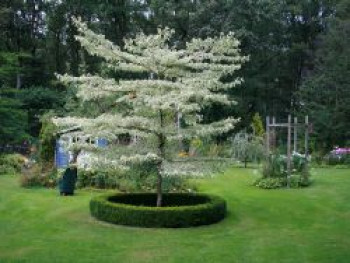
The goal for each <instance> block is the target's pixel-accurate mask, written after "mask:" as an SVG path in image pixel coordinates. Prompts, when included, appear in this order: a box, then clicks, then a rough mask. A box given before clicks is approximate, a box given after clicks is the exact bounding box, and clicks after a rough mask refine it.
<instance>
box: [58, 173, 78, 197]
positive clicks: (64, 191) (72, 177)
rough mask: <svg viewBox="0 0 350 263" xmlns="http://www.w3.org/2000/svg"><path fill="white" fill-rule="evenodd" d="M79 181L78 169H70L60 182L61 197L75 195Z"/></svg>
mask: <svg viewBox="0 0 350 263" xmlns="http://www.w3.org/2000/svg"><path fill="white" fill-rule="evenodd" d="M76 181H77V168H71V167H68V168H67V169H66V170H65V171H64V174H63V176H62V178H61V179H60V180H59V181H58V187H59V191H60V194H61V195H74V189H75V183H76Z"/></svg>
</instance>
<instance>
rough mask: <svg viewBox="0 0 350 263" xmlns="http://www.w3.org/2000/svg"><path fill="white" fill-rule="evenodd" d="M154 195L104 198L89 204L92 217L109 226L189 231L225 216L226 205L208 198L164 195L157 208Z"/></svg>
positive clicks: (219, 199)
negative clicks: (183, 229) (181, 228)
mask: <svg viewBox="0 0 350 263" xmlns="http://www.w3.org/2000/svg"><path fill="white" fill-rule="evenodd" d="M156 199H157V195H156V194H155V193H131V194H125V193H119V194H106V195H101V196H97V197H95V198H93V199H92V200H91V202H90V211H91V214H92V216H94V217H96V218H97V219H99V220H102V221H106V222H109V223H114V224H119V225H129V226H139V227H169V228H177V227H192V226H199V225H209V224H213V223H216V222H218V221H220V220H222V219H223V218H224V217H225V215H226V202H225V200H223V199H222V198H220V197H218V196H213V195H207V194H190V193H169V194H163V206H162V207H156V206H155V205H156Z"/></svg>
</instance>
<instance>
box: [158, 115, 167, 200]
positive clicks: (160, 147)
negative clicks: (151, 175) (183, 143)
mask: <svg viewBox="0 0 350 263" xmlns="http://www.w3.org/2000/svg"><path fill="white" fill-rule="evenodd" d="M159 118H160V128H161V129H162V128H163V127H164V114H163V111H162V110H159ZM158 151H159V156H160V158H161V159H162V160H161V161H160V162H159V163H158V169H157V170H158V171H157V176H158V178H157V207H161V206H162V194H163V193H162V181H163V180H162V164H163V160H164V159H165V136H164V134H163V133H162V131H161V132H160V133H159V134H158Z"/></svg>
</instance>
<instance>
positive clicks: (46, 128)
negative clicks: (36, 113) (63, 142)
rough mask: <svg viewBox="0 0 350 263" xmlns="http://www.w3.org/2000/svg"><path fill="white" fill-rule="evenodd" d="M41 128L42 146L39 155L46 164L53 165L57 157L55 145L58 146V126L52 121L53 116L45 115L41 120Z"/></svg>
mask: <svg viewBox="0 0 350 263" xmlns="http://www.w3.org/2000/svg"><path fill="white" fill-rule="evenodd" d="M41 124H42V126H41V130H40V134H39V139H40V148H39V156H40V161H41V162H42V163H43V164H44V165H52V164H53V162H54V158H55V146H56V132H57V128H56V126H55V125H54V124H53V123H52V121H51V117H50V116H49V115H47V116H46V115H45V116H44V117H43V118H42V120H41Z"/></svg>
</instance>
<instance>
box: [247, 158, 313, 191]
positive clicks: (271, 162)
mask: <svg viewBox="0 0 350 263" xmlns="http://www.w3.org/2000/svg"><path fill="white" fill-rule="evenodd" d="M308 162H309V161H308V160H306V158H305V156H304V155H302V154H299V153H293V155H292V160H291V177H290V181H289V187H291V188H298V187H305V186H308V185H310V179H309V177H310V172H309V165H308ZM287 178H288V170H287V157H286V156H285V155H279V154H274V155H270V156H269V159H268V160H267V162H265V164H264V166H263V170H262V178H260V179H258V180H257V181H256V182H255V183H254V185H255V186H258V187H260V188H264V189H276V188H281V187H286V186H288V179H287Z"/></svg>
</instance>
